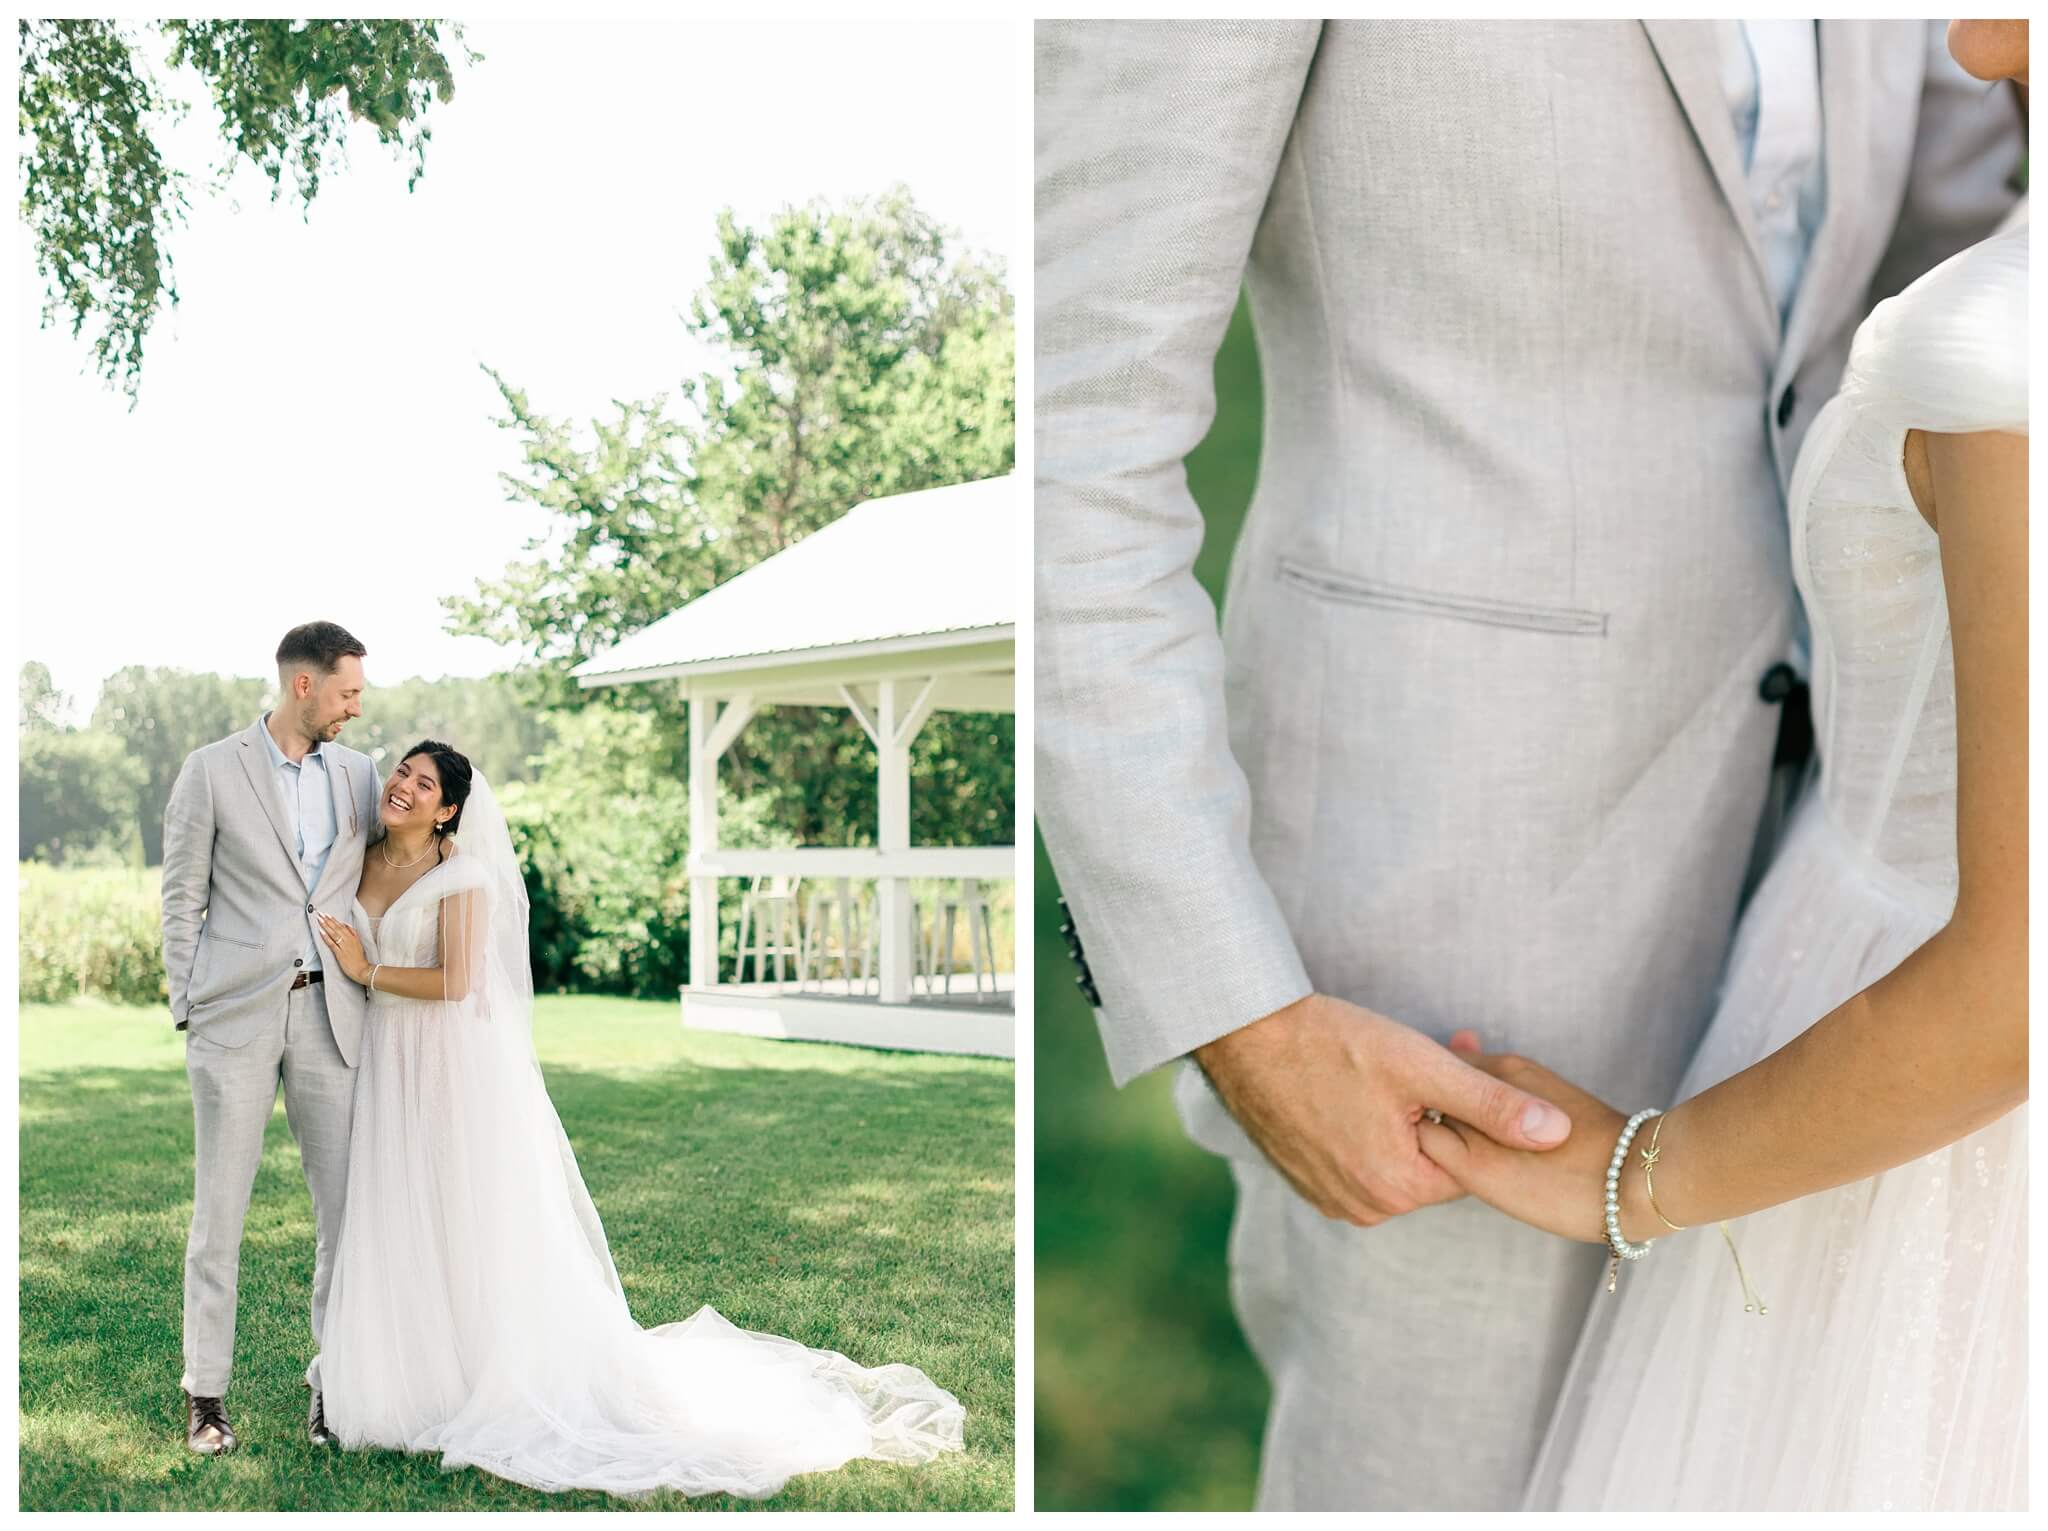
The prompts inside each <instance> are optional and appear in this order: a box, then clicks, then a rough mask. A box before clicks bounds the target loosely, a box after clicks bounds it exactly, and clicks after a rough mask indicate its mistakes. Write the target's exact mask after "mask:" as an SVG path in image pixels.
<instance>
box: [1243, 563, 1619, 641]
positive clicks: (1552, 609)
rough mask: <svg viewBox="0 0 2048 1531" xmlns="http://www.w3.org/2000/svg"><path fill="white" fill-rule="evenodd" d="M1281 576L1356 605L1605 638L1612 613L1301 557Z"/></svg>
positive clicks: (1283, 567) (1300, 587) (1283, 565)
mask: <svg viewBox="0 0 2048 1531" xmlns="http://www.w3.org/2000/svg"><path fill="white" fill-rule="evenodd" d="M1280 578H1281V579H1282V580H1284V581H1285V582H1286V583H1287V584H1290V585H1293V586H1294V587H1295V588H1296V589H1298V590H1305V591H1307V592H1308V593H1309V594H1311V595H1319V596H1322V597H1324V598H1325V599H1327V600H1332V601H1343V602H1345V603H1346V604H1348V605H1352V606H1377V607H1380V608H1382V609H1384V610H1387V611H1409V612H1415V613H1417V614H1418V615H1422V616H1435V617H1451V618H1454V619H1456V620H1457V621H1460V622H1479V623H1483V624H1484V625H1486V626H1489V627H1519V628H1522V629H1524V630H1525V631H1528V632H1533V633H1565V634H1569V635H1574V636H1579V637H1588V638H1603V637H1605V636H1606V635H1607V613H1606V612H1604V611H1581V610H1577V609H1575V608H1573V607H1569V606H1529V605H1525V604H1523V603H1521V602H1518V601H1490V600H1486V599H1484V598H1482V597H1479V596H1472V595H1441V594H1439V593H1437V592H1436V591H1433V590H1411V589H1409V588H1408V587H1406V586H1404V585H1389V584H1386V583H1384V582H1383V581H1380V580H1376V579H1363V578H1361V577H1360V576H1358V575H1356V574H1340V573H1338V572H1337V571H1336V570H1334V569H1319V568H1316V567H1314V566H1313V565H1310V564H1305V563H1302V562H1300V561H1299V560H1298V559H1293V558H1283V559H1281V560H1280Z"/></svg>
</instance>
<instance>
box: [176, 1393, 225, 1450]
mask: <svg viewBox="0 0 2048 1531" xmlns="http://www.w3.org/2000/svg"><path fill="white" fill-rule="evenodd" d="M185 1444H186V1445H187V1446H190V1447H191V1448H192V1449H193V1450H194V1451H197V1452H200V1453H202V1454H203V1455H206V1456H209V1457H213V1456H220V1455H222V1454H224V1453H226V1452H230V1451H233V1450H234V1449H235V1427H234V1426H233V1425H230V1424H229V1423H228V1411H227V1409H226V1408H225V1407H224V1406H223V1404H222V1401H221V1400H220V1399H218V1398H194V1397H193V1396H192V1395H191V1394H190V1393H187V1394H186V1395H185Z"/></svg>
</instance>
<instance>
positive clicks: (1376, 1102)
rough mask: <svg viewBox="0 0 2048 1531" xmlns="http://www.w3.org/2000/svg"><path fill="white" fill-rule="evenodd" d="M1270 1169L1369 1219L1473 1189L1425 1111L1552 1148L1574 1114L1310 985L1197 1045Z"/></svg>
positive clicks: (1354, 1216)
mask: <svg viewBox="0 0 2048 1531" xmlns="http://www.w3.org/2000/svg"><path fill="white" fill-rule="evenodd" d="M1194 1057H1195V1061H1196V1062H1197V1063H1199V1064H1200V1065H1201V1067H1202V1071H1203V1073H1205V1074H1207V1075H1208V1077H1209V1081H1210V1083H1211V1084H1213V1085H1214V1086H1215V1087H1216V1093H1217V1094H1218V1095H1219V1096H1221V1097H1222V1100H1223V1104H1224V1105H1225V1106H1226V1107H1228V1108H1229V1110H1230V1114H1231V1115H1232V1116H1234V1117H1236V1118H1237V1120H1238V1123H1239V1125H1240V1126H1242V1127H1243V1128H1244V1130H1245V1133H1246V1134H1247V1135H1248V1136H1249V1137H1250V1138H1251V1140H1252V1141H1253V1142H1254V1143H1256V1144H1257V1145H1258V1146H1259V1148H1260V1150H1261V1151H1262V1152H1263V1153H1264V1154H1265V1155H1266V1157H1267V1158H1268V1159H1269V1160H1271V1161H1272V1164H1273V1167H1274V1168H1275V1169H1277V1170H1279V1171H1280V1173H1281V1174H1282V1175H1284V1176H1286V1177H1287V1180H1288V1182H1289V1183H1290V1184H1291V1185H1293V1187H1294V1188H1295V1190H1297V1191H1298V1192H1300V1193H1301V1195H1302V1197H1303V1199H1304V1200H1306V1201H1307V1202H1308V1203H1309V1205H1310V1206H1312V1207H1314V1208H1315V1209H1316V1210H1317V1211H1318V1212H1321V1213H1322V1214H1323V1215H1324V1216H1325V1217H1333V1218H1339V1219H1341V1220H1343V1221H1344V1222H1347V1223H1353V1224H1356V1225H1357V1226H1359V1227H1361V1228H1370V1227H1373V1226H1374V1225H1375V1224H1378V1223H1383V1222H1385V1221H1386V1220H1387V1219H1388V1218H1390V1217H1399V1216H1401V1215H1402V1214H1403V1213H1406V1212H1412V1211H1414V1210H1415V1209H1416V1208H1418V1207H1426V1206H1431V1205H1433V1204H1435V1203H1437V1202H1441V1201H1451V1200H1455V1199H1456V1198H1457V1197H1459V1196H1461V1195H1463V1194H1464V1192H1463V1191H1462V1190H1461V1189H1460V1188H1459V1185H1458V1183H1457V1181H1455V1180H1454V1179H1452V1178H1451V1177H1450V1176H1449V1175H1448V1174H1446V1173H1445V1172H1444V1170H1443V1169H1442V1168H1441V1167H1440V1166H1438V1165H1437V1164H1436V1163H1435V1162H1434V1161H1433V1160H1431V1159H1430V1157H1429V1156H1428V1155H1427V1154H1425V1153H1423V1151H1422V1146H1421V1140H1420V1137H1419V1134H1418V1127H1419V1124H1420V1123H1421V1122H1422V1120H1423V1113H1424V1112H1425V1111H1431V1110H1434V1111H1437V1112H1440V1113H1441V1114H1442V1115H1444V1116H1448V1117H1455V1118H1457V1119H1458V1120H1459V1121H1460V1122H1464V1123H1467V1124H1469V1125H1470V1126H1472V1127H1476V1128H1478V1129H1479V1130H1480V1131H1482V1132H1484V1133H1485V1134H1486V1135H1487V1136H1488V1137H1490V1138H1492V1139H1494V1140H1495V1141H1497V1142H1499V1143H1501V1144H1504V1145H1506V1146H1507V1147H1510V1148H1521V1149H1549V1148H1555V1147H1557V1146H1558V1145H1559V1144H1560V1143H1562V1142H1564V1141H1565V1139H1566V1137H1567V1136H1568V1135H1569V1134H1570V1132H1571V1121H1570V1119H1569V1118H1568V1117H1567V1116H1566V1115H1565V1113H1564V1112H1562V1111H1560V1110H1559V1109H1558V1108H1557V1107H1556V1106H1553V1105H1551V1104H1550V1103H1549V1102H1548V1101H1546V1100H1543V1099H1542V1098H1541V1097H1539V1096H1536V1095H1531V1094H1529V1093H1528V1092H1526V1091H1524V1090H1520V1089H1517V1088H1516V1087H1515V1086H1513V1085H1512V1084H1509V1083H1508V1082H1507V1081H1505V1080H1503V1079H1499V1078H1496V1077H1495V1076H1494V1075H1492V1074H1489V1073H1487V1072H1485V1071H1484V1070H1482V1069H1477V1068H1474V1067H1473V1066H1472V1065H1471V1064H1469V1063H1467V1062H1466V1061H1464V1059H1462V1058H1460V1057H1459V1056H1458V1055H1457V1054H1456V1053H1454V1052H1452V1051H1451V1050H1450V1049H1449V1048H1446V1047H1443V1046H1440V1045H1439V1044H1437V1043H1436V1042H1433V1041H1431V1040H1430V1039H1429V1038H1428V1037H1426V1036H1424V1035H1423V1034H1422V1033H1421V1032H1419V1031H1416V1030H1415V1029H1414V1028H1412V1027H1409V1026H1403V1025H1402V1024H1401V1023H1400V1022H1398V1021H1392V1020H1389V1019H1387V1017H1385V1016H1383V1015H1377V1014H1375V1013H1374V1012H1372V1011H1370V1010H1367V1009H1364V1008H1362V1007H1361V1006H1358V1005H1353V1004H1350V1003H1347V1002H1346V1001H1344V1000H1341V999H1333V998H1331V997H1330V996H1328V995H1325V994H1311V995H1309V996H1307V997H1306V998H1304V999H1300V1000H1297V1001H1296V1002H1295V1003H1293V1004H1291V1005H1288V1006H1287V1007H1286V1008H1284V1009H1281V1010H1276V1011H1274V1012H1273V1013H1272V1014H1271V1015H1268V1016H1265V1017H1262V1018H1261V1019H1259V1020H1256V1021H1254V1022H1252V1023H1251V1025H1249V1026H1245V1027H1242V1028H1240V1029H1239V1030H1237V1031H1233V1032H1230V1033H1229V1034H1228V1035H1225V1036H1222V1037H1218V1038H1217V1039H1216V1040H1215V1041H1213V1042H1210V1043H1207V1044H1206V1045H1204V1046H1202V1047H1198V1048H1196V1049H1195V1053H1194Z"/></svg>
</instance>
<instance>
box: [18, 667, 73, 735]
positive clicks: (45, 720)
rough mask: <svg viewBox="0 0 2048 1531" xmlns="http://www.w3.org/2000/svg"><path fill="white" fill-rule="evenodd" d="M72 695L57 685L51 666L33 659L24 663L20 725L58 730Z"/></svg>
mask: <svg viewBox="0 0 2048 1531" xmlns="http://www.w3.org/2000/svg"><path fill="white" fill-rule="evenodd" d="M70 705H71V698H70V697H69V696H67V695H65V694H64V693H63V692H62V691H59V690H58V689H57V683H56V682H55V681H54V680H52V679H51V678H50V667H49V666H48V665H46V664H44V663H42V662H41V661H40V660H34V659H31V660H30V661H29V662H28V663H27V664H25V665H23V666H22V667H21V729H22V732H23V733H27V732H28V731H29V730H30V729H41V730H44V731H46V732H55V731H56V730H57V729H60V728H62V727H63V726H64V709H65V708H67V707H69V706H70Z"/></svg>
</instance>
